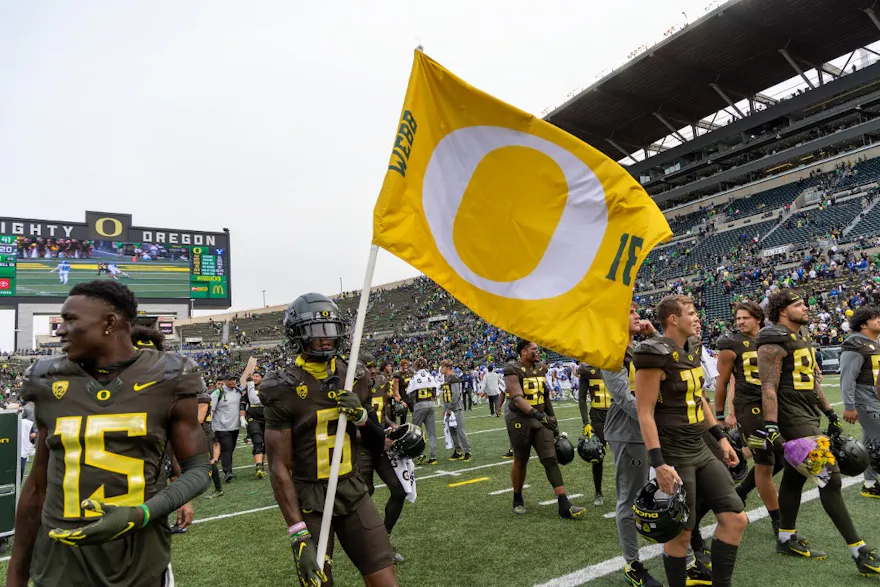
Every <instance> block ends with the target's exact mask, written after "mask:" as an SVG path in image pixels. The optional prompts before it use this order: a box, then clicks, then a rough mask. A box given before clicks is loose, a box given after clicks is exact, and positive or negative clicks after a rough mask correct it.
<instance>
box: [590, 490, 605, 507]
mask: <svg viewBox="0 0 880 587" xmlns="http://www.w3.org/2000/svg"><path fill="white" fill-rule="evenodd" d="M593 505H594V506H596V507H599V506H600V505H605V498H604V497H603V496H602V494H601V493H597V494H596V499H594V500H593Z"/></svg>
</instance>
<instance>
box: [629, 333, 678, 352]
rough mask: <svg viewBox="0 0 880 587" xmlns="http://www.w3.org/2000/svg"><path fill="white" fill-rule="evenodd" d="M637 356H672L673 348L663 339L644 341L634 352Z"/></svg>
mask: <svg viewBox="0 0 880 587" xmlns="http://www.w3.org/2000/svg"><path fill="white" fill-rule="evenodd" d="M633 354H635V355H671V354H672V347H671V346H669V344H668V343H667V342H666V341H664V340H663V339H661V338H653V337H652V338H648V339H646V340H643V341H642V342H640V343H639V344H638V345H636V348H635V349H634V350H633Z"/></svg>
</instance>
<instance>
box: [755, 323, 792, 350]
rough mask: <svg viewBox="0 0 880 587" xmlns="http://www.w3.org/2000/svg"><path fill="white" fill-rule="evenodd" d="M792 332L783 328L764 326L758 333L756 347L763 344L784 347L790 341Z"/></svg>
mask: <svg viewBox="0 0 880 587" xmlns="http://www.w3.org/2000/svg"><path fill="white" fill-rule="evenodd" d="M791 335H792V332H791V331H789V329H788V328H786V327H785V326H777V325H775V324H774V325H772V326H765V327H764V328H762V329H761V330H760V332H758V346H761V345H765V344H779V345H785V344H788V342H789V341H790V340H791Z"/></svg>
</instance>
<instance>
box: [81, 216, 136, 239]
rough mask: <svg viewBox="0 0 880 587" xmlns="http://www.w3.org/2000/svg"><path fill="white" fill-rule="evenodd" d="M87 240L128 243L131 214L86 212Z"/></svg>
mask: <svg viewBox="0 0 880 587" xmlns="http://www.w3.org/2000/svg"><path fill="white" fill-rule="evenodd" d="M86 223H87V224H88V226H89V238H91V239H93V240H106V239H113V240H116V241H122V242H128V240H129V236H128V231H129V229H130V228H131V214H110V213H106V212H86Z"/></svg>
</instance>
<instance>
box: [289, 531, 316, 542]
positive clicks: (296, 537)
mask: <svg viewBox="0 0 880 587" xmlns="http://www.w3.org/2000/svg"><path fill="white" fill-rule="evenodd" d="M311 537H312V535H311V534H310V533H309V531H308V530H300V531H299V532H294V533H293V534H291V535H290V542H292V543H293V544H298V543H300V542H304V541H306V540H308V539H309V538H311Z"/></svg>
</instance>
